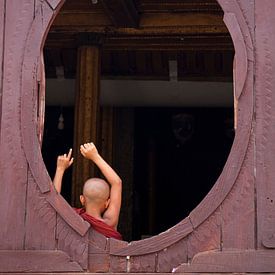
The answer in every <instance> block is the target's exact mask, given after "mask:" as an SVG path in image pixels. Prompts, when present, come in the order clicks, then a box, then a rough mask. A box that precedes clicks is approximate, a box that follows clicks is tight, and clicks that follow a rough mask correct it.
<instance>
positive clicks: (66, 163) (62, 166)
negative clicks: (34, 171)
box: [56, 149, 74, 171]
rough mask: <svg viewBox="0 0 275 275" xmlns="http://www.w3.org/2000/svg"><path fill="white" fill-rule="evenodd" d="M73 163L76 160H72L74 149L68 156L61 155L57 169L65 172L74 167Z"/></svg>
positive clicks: (58, 158)
mask: <svg viewBox="0 0 275 275" xmlns="http://www.w3.org/2000/svg"><path fill="white" fill-rule="evenodd" d="M73 161H74V158H72V149H70V150H69V152H68V154H64V155H60V156H58V157H57V164H56V168H57V169H59V170H63V171H65V170H66V169H68V168H69V167H70V166H71V165H72V163H73Z"/></svg>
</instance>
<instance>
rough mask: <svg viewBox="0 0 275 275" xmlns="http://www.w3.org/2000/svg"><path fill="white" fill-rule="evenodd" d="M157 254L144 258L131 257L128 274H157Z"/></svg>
mask: <svg viewBox="0 0 275 275" xmlns="http://www.w3.org/2000/svg"><path fill="white" fill-rule="evenodd" d="M156 261H157V258H156V254H155V253H153V254H149V255H144V256H136V257H130V259H129V268H128V269H129V270H127V272H129V271H130V272H133V273H139V272H146V273H147V272H155V271H156Z"/></svg>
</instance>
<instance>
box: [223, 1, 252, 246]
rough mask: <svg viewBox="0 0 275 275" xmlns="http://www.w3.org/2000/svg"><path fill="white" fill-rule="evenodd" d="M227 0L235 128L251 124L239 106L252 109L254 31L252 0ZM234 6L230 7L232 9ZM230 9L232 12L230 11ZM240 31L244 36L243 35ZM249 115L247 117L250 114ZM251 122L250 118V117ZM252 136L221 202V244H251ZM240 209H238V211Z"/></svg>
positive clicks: (226, 15)
mask: <svg viewBox="0 0 275 275" xmlns="http://www.w3.org/2000/svg"><path fill="white" fill-rule="evenodd" d="M239 4H240V2H236V3H235V5H233V4H232V3H231V6H228V7H227V8H228V12H230V13H226V14H225V21H226V22H227V26H228V28H229V31H230V33H231V35H232V39H233V42H234V47H235V51H236V54H235V60H236V62H235V66H234V86H235V91H234V94H235V100H236V103H235V104H236V105H235V110H236V113H235V115H236V118H235V119H236V122H235V124H236V127H237V130H236V131H237V132H238V131H239V129H240V128H244V127H247V126H248V127H252V124H250V125H248V121H246V120H244V119H243V113H244V112H243V110H245V109H247V113H250V114H252V112H253V109H252V108H253V96H252V94H251V92H252V91H253V85H254V79H253V73H254V72H253V70H254V64H253V62H252V61H253V58H252V57H253V56H251V49H250V46H251V44H252V43H253V40H254V39H253V37H254V33H253V31H251V30H253V26H254V1H250V0H246V1H242V2H241V5H239ZM232 8H234V10H232ZM233 12H234V13H233ZM236 15H239V16H238V19H237V17H236ZM244 34H246V36H245V37H244ZM250 119H251V117H250ZM250 122H251V120H250ZM254 146H255V138H254V136H253V135H251V136H250V137H249V141H248V147H247V151H246V153H245V158H244V161H243V164H242V167H241V170H240V173H239V175H238V177H237V179H236V182H235V184H234V186H233V188H232V189H231V191H230V194H229V195H228V197H227V198H226V200H225V201H224V203H223V204H222V206H221V210H222V236H223V238H222V248H223V249H225V248H234V249H238V248H245V249H253V248H254V247H255V197H254V194H255V193H254V192H255V188H254V187H255V186H254V184H255V182H254V159H255V150H254V149H255V148H254ZM240 209H241V211H240Z"/></svg>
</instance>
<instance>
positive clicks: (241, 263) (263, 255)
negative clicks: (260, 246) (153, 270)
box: [176, 250, 275, 273]
mask: <svg viewBox="0 0 275 275" xmlns="http://www.w3.org/2000/svg"><path fill="white" fill-rule="evenodd" d="M274 270H275V254H274V252H273V251H272V250H269V251H268V250H266V251H261V250H258V251H253V250H251V251H249V250H247V251H245V250H235V251H234V250H233V251H223V252H216V251H207V252H203V253H200V254H197V255H196V256H195V257H194V258H193V260H192V262H191V263H190V264H183V265H181V266H180V267H178V268H177V269H176V272H177V273H189V272H196V273H197V272H198V273H200V272H213V273H216V272H222V273H228V272H230V273H237V272H238V273H239V272H247V273H253V272H274Z"/></svg>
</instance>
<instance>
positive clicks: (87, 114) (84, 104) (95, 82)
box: [72, 34, 102, 206]
mask: <svg viewBox="0 0 275 275" xmlns="http://www.w3.org/2000/svg"><path fill="white" fill-rule="evenodd" d="M101 41H102V39H101V37H100V36H98V35H95V34H94V35H93V34H89V35H85V36H82V35H81V36H80V37H79V42H80V43H81V44H82V45H81V46H80V47H79V49H78V63H77V79H76V85H77V86H76V100H75V126H74V149H73V150H74V152H73V155H74V158H75V159H74V166H73V180H72V204H73V205H74V206H80V202H79V195H81V193H82V187H83V184H84V182H85V181H86V180H87V179H88V178H90V177H94V176H95V175H96V171H95V166H94V165H91V163H90V162H89V161H88V160H86V159H84V158H83V157H82V155H81V154H80V151H79V147H80V145H81V144H83V143H87V142H91V141H92V142H94V143H95V144H97V143H98V135H99V134H98V127H99V126H98V124H99V90H100V44H101Z"/></svg>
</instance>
